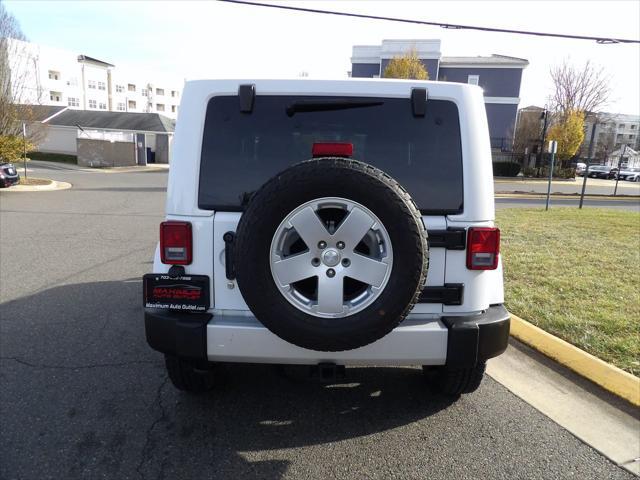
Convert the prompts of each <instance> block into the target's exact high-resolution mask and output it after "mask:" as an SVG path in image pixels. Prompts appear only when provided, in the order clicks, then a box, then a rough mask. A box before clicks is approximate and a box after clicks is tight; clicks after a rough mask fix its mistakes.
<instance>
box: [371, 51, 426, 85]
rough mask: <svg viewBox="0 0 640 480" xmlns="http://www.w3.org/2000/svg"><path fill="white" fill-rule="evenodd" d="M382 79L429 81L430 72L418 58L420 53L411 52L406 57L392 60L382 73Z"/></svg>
mask: <svg viewBox="0 0 640 480" xmlns="http://www.w3.org/2000/svg"><path fill="white" fill-rule="evenodd" d="M382 77H383V78H405V79H412V80H429V72H427V69H426V68H424V64H423V63H422V60H420V58H418V53H417V52H416V51H415V50H411V51H410V52H409V53H407V54H405V55H402V56H399V57H394V58H392V59H391V60H390V61H389V63H388V65H387V67H386V68H385V69H384V72H382Z"/></svg>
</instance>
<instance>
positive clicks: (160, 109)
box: [156, 103, 164, 112]
mask: <svg viewBox="0 0 640 480" xmlns="http://www.w3.org/2000/svg"><path fill="white" fill-rule="evenodd" d="M156 110H157V111H158V112H164V103H156Z"/></svg>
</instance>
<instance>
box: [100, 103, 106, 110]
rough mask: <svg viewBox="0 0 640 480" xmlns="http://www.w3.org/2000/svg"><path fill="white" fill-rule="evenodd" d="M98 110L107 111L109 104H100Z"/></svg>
mask: <svg viewBox="0 0 640 480" xmlns="http://www.w3.org/2000/svg"><path fill="white" fill-rule="evenodd" d="M98 108H99V109H100V110H106V109H107V104H106V103H103V102H100V103H99V104H98Z"/></svg>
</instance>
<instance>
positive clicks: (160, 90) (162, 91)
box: [156, 88, 164, 95]
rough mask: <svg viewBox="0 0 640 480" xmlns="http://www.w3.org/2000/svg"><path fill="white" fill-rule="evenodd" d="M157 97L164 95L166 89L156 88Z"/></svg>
mask: <svg viewBox="0 0 640 480" xmlns="http://www.w3.org/2000/svg"><path fill="white" fill-rule="evenodd" d="M156 95H164V88H156Z"/></svg>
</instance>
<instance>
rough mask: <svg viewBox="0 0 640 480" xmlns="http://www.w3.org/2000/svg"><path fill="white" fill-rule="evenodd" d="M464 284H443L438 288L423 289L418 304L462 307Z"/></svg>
mask: <svg viewBox="0 0 640 480" xmlns="http://www.w3.org/2000/svg"><path fill="white" fill-rule="evenodd" d="M463 292H464V284H462V283H445V284H444V286H442V287H440V286H437V287H424V288H423V289H422V293H421V294H420V299H419V300H418V303H442V304H443V305H462V294H463Z"/></svg>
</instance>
